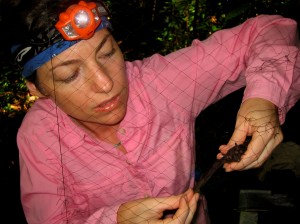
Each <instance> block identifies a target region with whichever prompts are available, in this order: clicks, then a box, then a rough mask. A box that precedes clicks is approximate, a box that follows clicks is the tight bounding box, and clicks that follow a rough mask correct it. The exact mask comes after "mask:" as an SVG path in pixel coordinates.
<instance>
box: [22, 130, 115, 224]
mask: <svg viewBox="0 0 300 224" xmlns="http://www.w3.org/2000/svg"><path fill="white" fill-rule="evenodd" d="M35 136H37V138H35V137H34V136H32V137H31V138H30V139H29V138H27V137H26V134H23V133H21V132H19V133H18V137H17V141H18V146H19V149H20V183H21V202H22V206H23V210H24V214H25V217H26V220H27V222H28V224H42V223H43V224H62V223H74V224H76V223H78V224H96V223H97V224H115V223H117V210H118V208H119V206H120V204H114V205H112V206H99V207H98V209H91V208H90V204H89V202H88V199H86V198H85V197H84V196H82V195H81V194H80V192H78V193H76V192H75V191H74V190H73V189H72V186H71V185H67V187H64V185H66V184H65V183H64V181H67V178H68V177H69V176H71V175H69V174H68V173H64V174H60V173H58V171H57V170H61V171H63V169H57V168H58V166H59V164H58V162H55V160H56V159H53V156H51V155H50V154H49V153H47V150H46V149H45V146H43V144H42V142H40V141H39V140H38V135H35ZM61 176H64V177H65V179H63V178H61Z"/></svg>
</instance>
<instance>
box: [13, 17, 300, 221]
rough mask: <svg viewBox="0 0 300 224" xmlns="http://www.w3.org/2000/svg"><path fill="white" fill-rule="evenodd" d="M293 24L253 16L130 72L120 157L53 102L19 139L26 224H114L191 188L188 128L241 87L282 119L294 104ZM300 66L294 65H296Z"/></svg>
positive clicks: (32, 114) (26, 124) (35, 114)
mask: <svg viewBox="0 0 300 224" xmlns="http://www.w3.org/2000/svg"><path fill="white" fill-rule="evenodd" d="M295 45H296V23H295V22H294V21H292V20H290V19H284V18H282V17H279V16H259V17H257V18H254V19H250V20H248V21H246V22H245V23H244V24H242V25H240V26H238V27H235V28H233V29H228V30H223V31H220V32H216V33H215V34H214V35H212V36H211V37H210V38H208V39H207V40H205V41H202V42H201V41H199V40H195V41H193V43H192V45H191V46H190V47H187V48H184V49H182V50H179V51H177V52H174V53H172V54H169V55H167V56H161V55H158V54H156V55H154V56H152V57H150V58H146V59H144V60H143V61H135V62H127V63H126V67H127V76H128V80H129V100H128V110H127V114H126V116H125V118H124V120H123V121H122V122H121V124H120V129H119V132H118V137H119V138H120V140H121V141H122V144H123V145H124V147H125V148H126V150H127V152H128V153H126V154H124V153H122V152H121V151H119V150H117V149H116V148H114V147H113V146H112V145H109V144H108V143H105V142H100V141H99V140H97V139H94V138H93V137H92V136H89V134H88V133H86V132H85V131H84V130H82V129H81V128H80V127H78V126H76V124H74V123H73V122H72V121H71V119H70V118H69V117H68V115H66V114H65V113H64V112H63V111H61V110H60V109H59V108H57V107H56V106H55V104H54V103H53V102H52V101H51V100H49V99H38V100H37V101H36V102H35V104H34V105H33V106H32V108H31V109H30V110H29V111H28V113H27V115H26V117H25V119H24V121H23V123H22V125H21V127H20V129H19V132H18V137H17V140H18V146H19V151H20V171H21V200H22V204H23V208H24V212H25V215H26V218H27V221H28V223H30V224H35V223H36V224H41V223H80V224H83V223H103V224H112V223H116V212H117V210H118V208H119V206H120V204H122V203H124V202H127V201H130V200H134V199H138V198H143V197H162V196H169V195H174V194H180V193H182V192H184V191H185V190H187V189H188V188H189V187H192V186H193V182H194V158H195V154H194V121H195V118H196V117H197V115H198V114H199V113H200V112H201V111H202V110H203V109H205V108H206V107H207V106H208V105H210V104H212V103H214V102H216V101H217V100H219V99H221V98H222V97H224V96H225V95H228V94H229V93H231V92H233V91H235V90H237V89H239V88H241V87H243V86H245V85H246V83H247V87H246V89H245V94H244V99H247V98H251V97H260V98H264V99H267V100H270V101H271V102H273V103H274V104H276V105H277V106H278V108H279V113H280V119H281V121H282V122H283V121H284V116H285V114H286V111H287V110H288V109H289V108H290V107H291V106H292V105H293V104H295V102H296V101H297V100H298V98H299V89H300V80H299V70H296V69H295V70H294V68H295V62H296V61H297V54H298V48H297V47H295ZM297 63H298V64H297V66H298V67H299V66H300V60H298V62H297Z"/></svg>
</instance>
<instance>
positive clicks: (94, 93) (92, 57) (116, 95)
mask: <svg viewBox="0 0 300 224" xmlns="http://www.w3.org/2000/svg"><path fill="white" fill-rule="evenodd" d="M37 78H38V82H39V87H40V88H39V89H40V90H41V93H42V95H44V96H47V97H49V98H51V99H52V100H53V101H54V102H55V103H56V104H57V105H58V106H59V107H60V108H61V109H62V110H63V111H64V112H65V113H67V114H68V115H69V116H71V117H73V118H74V119H76V120H77V121H78V122H80V123H86V122H88V123H96V124H102V125H115V124H118V123H119V122H120V121H121V120H122V119H123V117H124V116H125V113H126V106H127V98H128V83H127V77H126V70H125V63H124V59H123V55H122V52H121V50H120V49H119V47H118V44H117V43H116V42H115V40H114V38H113V37H112V35H111V34H110V32H109V31H108V30H106V29H103V30H100V31H98V32H96V33H95V35H94V36H93V37H92V38H91V39H88V40H82V41H80V42H79V43H77V44H75V45H74V46H72V47H70V48H69V49H67V50H66V51H64V52H62V53H61V54H59V55H57V56H56V57H55V58H53V59H52V60H51V61H49V62H47V63H46V64H44V65H42V66H41V67H40V68H39V69H38V70H37Z"/></svg>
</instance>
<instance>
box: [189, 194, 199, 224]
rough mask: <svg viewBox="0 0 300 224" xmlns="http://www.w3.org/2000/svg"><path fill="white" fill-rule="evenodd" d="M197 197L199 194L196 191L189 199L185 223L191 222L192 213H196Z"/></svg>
mask: <svg viewBox="0 0 300 224" xmlns="http://www.w3.org/2000/svg"><path fill="white" fill-rule="evenodd" d="M199 197H200V195H199V194H198V193H196V194H194V196H193V198H192V199H191V200H190V201H189V208H190V211H189V214H188V217H187V219H186V223H190V222H192V220H193V218H194V215H195V213H196V210H197V205H198V200H199Z"/></svg>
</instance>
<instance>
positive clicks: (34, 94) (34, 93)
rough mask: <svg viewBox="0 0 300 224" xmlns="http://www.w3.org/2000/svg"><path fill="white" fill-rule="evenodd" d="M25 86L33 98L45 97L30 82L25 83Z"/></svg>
mask: <svg viewBox="0 0 300 224" xmlns="http://www.w3.org/2000/svg"><path fill="white" fill-rule="evenodd" d="M26 86H27V88H28V89H29V92H30V94H31V95H33V96H37V97H45V95H44V94H42V93H41V92H40V91H39V90H38V88H37V87H36V85H35V84H34V83H32V82H29V81H26Z"/></svg>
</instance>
